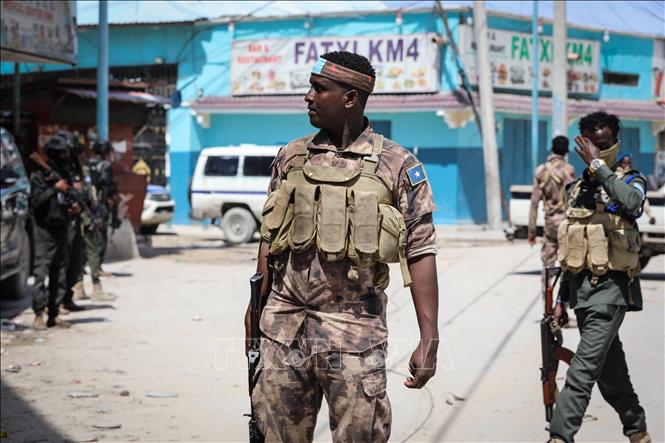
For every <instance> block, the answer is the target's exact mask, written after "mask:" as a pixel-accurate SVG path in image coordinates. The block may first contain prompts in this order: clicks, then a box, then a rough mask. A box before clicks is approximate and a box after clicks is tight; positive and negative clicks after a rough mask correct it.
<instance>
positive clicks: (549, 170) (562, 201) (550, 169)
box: [538, 158, 566, 215]
mask: <svg viewBox="0 0 665 443" xmlns="http://www.w3.org/2000/svg"><path fill="white" fill-rule="evenodd" d="M563 161H564V160H563V159H559V158H555V159H553V160H551V161H548V162H546V163H545V173H544V174H543V178H542V181H541V182H540V184H539V185H538V186H539V187H540V190H541V191H543V190H544V189H545V186H547V184H548V183H549V182H550V180H552V181H554V183H556V184H557V186H559V192H560V195H559V202H558V203H557V204H556V205H553V206H551V207H549V208H548V207H547V205H544V206H543V207H544V209H545V213H546V214H547V215H553V214H555V213H557V212H559V211H561V210H562V209H564V208H565V207H566V190H565V187H564V186H562V183H563V177H561V176H559V175H557V174H556V173H555V170H556V166H557V165H558V164H559V163H561V162H563Z"/></svg>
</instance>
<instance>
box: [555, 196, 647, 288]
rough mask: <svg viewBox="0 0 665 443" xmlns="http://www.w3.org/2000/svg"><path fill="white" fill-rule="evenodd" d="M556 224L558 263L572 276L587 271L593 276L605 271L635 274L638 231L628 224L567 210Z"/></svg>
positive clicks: (594, 213) (598, 213)
mask: <svg viewBox="0 0 665 443" xmlns="http://www.w3.org/2000/svg"><path fill="white" fill-rule="evenodd" d="M567 215H568V219H567V220H564V221H563V222H562V223H561V224H560V225H559V231H558V241H559V251H558V260H559V262H560V263H561V267H562V268H563V269H564V270H566V271H570V272H573V273H578V272H581V271H582V270H584V269H587V270H589V271H590V272H591V273H592V274H593V275H594V277H595V278H596V279H597V278H598V277H600V276H602V275H605V274H606V273H607V272H608V271H619V272H625V273H627V274H628V276H629V277H630V278H633V277H635V276H636V275H637V274H639V271H640V265H639V257H638V252H639V250H640V237H639V232H638V231H637V229H636V228H635V227H634V225H633V224H632V223H630V222H629V221H626V220H624V219H622V218H621V217H620V216H618V215H614V214H608V213H605V212H603V211H602V210H596V211H593V210H590V209H582V208H569V209H568V211H567Z"/></svg>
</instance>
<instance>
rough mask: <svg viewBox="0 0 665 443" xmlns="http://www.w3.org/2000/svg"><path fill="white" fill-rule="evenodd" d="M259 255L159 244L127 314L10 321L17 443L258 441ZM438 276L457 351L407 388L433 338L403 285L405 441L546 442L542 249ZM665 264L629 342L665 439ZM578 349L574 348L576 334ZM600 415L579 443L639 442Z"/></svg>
mask: <svg viewBox="0 0 665 443" xmlns="http://www.w3.org/2000/svg"><path fill="white" fill-rule="evenodd" d="M256 246H257V245H256V244H250V245H246V246H242V247H239V248H226V247H224V244H223V242H222V239H221V236H220V234H219V232H218V231H216V229H214V228H211V229H209V230H206V231H202V230H196V229H191V228H190V229H179V230H178V234H176V233H169V234H162V235H157V236H155V237H153V238H152V240H151V244H144V245H143V246H142V248H141V249H142V251H143V255H144V258H142V259H137V260H133V261H128V262H122V263H115V264H109V265H107V266H106V268H107V270H110V271H112V272H114V273H115V274H116V276H115V277H113V278H108V279H105V280H104V285H105V287H106V289H107V290H109V291H110V292H113V293H114V294H116V295H117V296H118V299H117V301H116V302H114V303H109V304H100V303H87V308H88V309H87V310H86V311H85V312H82V313H77V314H71V315H69V316H68V318H69V319H70V320H71V321H72V323H74V326H73V327H72V328H71V329H69V330H50V331H48V332H44V333H35V332H33V331H32V330H31V329H29V328H28V327H27V326H29V324H30V322H31V321H32V316H31V314H30V312H29V311H28V312H26V313H24V314H23V315H20V316H18V317H16V318H14V320H13V322H14V323H13V324H14V325H15V326H11V325H10V324H5V325H4V326H3V332H2V374H1V381H2V422H1V425H2V426H1V427H2V432H3V435H6V437H3V441H62V440H73V441H246V430H247V427H246V418H244V417H242V414H243V413H245V412H247V411H248V399H247V386H246V372H245V370H244V367H245V363H244V357H243V355H242V316H243V313H244V309H245V305H246V302H247V297H248V278H249V276H251V274H252V273H253V271H254V268H255V255H256ZM438 266H439V281H440V286H441V311H440V323H441V327H442V328H441V336H442V337H443V339H444V343H443V345H442V346H441V348H440V353H439V365H440V366H439V371H438V373H437V376H436V377H435V379H433V380H431V382H430V383H429V384H428V385H427V387H426V388H425V389H423V390H419V391H413V390H407V389H406V388H404V387H403V386H402V381H403V379H404V377H405V373H406V372H407V371H406V364H407V360H408V357H409V355H410V352H411V349H412V347H413V342H414V340H416V339H417V338H418V329H417V325H416V321H415V313H414V310H413V307H412V303H411V300H410V294H409V292H408V290H405V289H404V288H401V281H400V276H399V272H398V270H397V269H395V270H394V272H393V273H392V275H393V282H392V283H391V285H390V287H389V289H388V294H389V298H390V306H389V311H388V318H389V328H390V344H389V355H388V367H389V387H388V392H389V395H390V398H391V401H392V404H393V417H394V420H393V432H392V438H391V440H392V441H411V442H416V441H451V442H452V441H483V442H489V441H511V442H520V441H529V442H531V441H544V440H545V438H546V433H545V432H544V431H543V427H544V425H545V423H544V413H543V410H542V405H541V387H540V381H539V371H538V367H539V363H540V361H539V359H540V348H539V330H538V323H537V322H538V320H539V318H540V315H541V309H542V308H541V305H540V299H539V296H538V294H537V288H538V285H539V276H538V274H537V270H538V268H539V258H538V253H537V251H536V249H533V250H532V249H530V248H529V246H528V245H527V244H526V243H525V242H515V243H514V244H505V243H496V242H494V243H484V244H478V243H474V242H469V241H463V242H445V244H442V245H441V251H440V254H439V256H438ZM663 266H664V260H663V257H658V258H657V259H655V260H654V261H653V262H652V263H650V265H649V267H648V268H647V269H646V270H645V278H644V283H643V285H644V293H645V305H646V309H645V311H644V312H642V313H636V314H629V315H628V316H627V318H626V321H625V323H624V326H623V327H622V330H621V333H622V340H623V342H624V348H625V349H626V353H627V356H628V360H629V362H628V363H629V367H630V368H631V375H632V380H633V383H634V384H635V387H636V389H637V391H638V393H639V395H640V398H641V400H642V403H643V405H644V406H645V409H646V410H647V414H648V415H647V418H648V421H649V424H650V426H651V429H650V430H651V433H652V436H653V437H654V439H655V441H663V439H664V432H663V423H664V422H665V420H664V419H663V404H664V402H663V374H664V370H663V352H662V350H663V349H664V337H663V331H664V330H665V329H664V309H663V299H664V294H665V276H664V275H663V274H662V270H663ZM657 272H660V273H657ZM5 307H6V304H4V302H3V312H4V311H5ZM12 327H15V329H14V330H11V329H12ZM565 340H566V342H567V344H568V345H569V346H572V347H574V346H575V345H576V344H577V340H578V336H577V333H576V331H575V330H573V329H566V330H565ZM17 367H20V369H19V370H17ZM8 369H9V370H10V371H8ZM11 370H14V371H18V372H11ZM588 412H589V414H590V416H589V417H588V419H587V420H586V421H585V423H584V427H583V430H582V432H581V433H580V434H579V436H578V439H577V441H581V442H589V441H604V442H605V441H624V437H623V436H622V434H621V426H620V423H619V421H618V419H617V418H616V415H615V413H614V412H613V410H612V409H611V408H610V407H609V406H608V405H606V404H605V403H604V401H603V400H602V398H601V396H600V395H599V393H598V392H597V391H595V392H594V397H593V399H592V403H591V405H590V407H589V410H588ZM327 426H328V422H327V411H326V408H325V405H324V407H323V408H322V412H321V414H320V416H319V423H318V426H317V431H316V434H315V435H316V437H315V438H316V440H317V441H329V439H330V433H329V431H328V430H327ZM5 433H6V434H5Z"/></svg>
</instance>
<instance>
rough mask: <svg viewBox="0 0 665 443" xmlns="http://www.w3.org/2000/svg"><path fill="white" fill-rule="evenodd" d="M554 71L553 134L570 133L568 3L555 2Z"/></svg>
mask: <svg viewBox="0 0 665 443" xmlns="http://www.w3.org/2000/svg"><path fill="white" fill-rule="evenodd" d="M553 37H554V38H553V40H554V69H553V72H552V133H553V134H554V136H557V135H566V134H567V133H568V79H567V75H568V74H567V71H568V57H567V54H566V2H565V1H556V2H554V35H553Z"/></svg>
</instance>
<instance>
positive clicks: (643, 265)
mask: <svg viewBox="0 0 665 443" xmlns="http://www.w3.org/2000/svg"><path fill="white" fill-rule="evenodd" d="M649 260H651V256H649V255H647V256H646V257H640V268H641V269H644V268H646V267H647V265H648V264H649Z"/></svg>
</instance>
